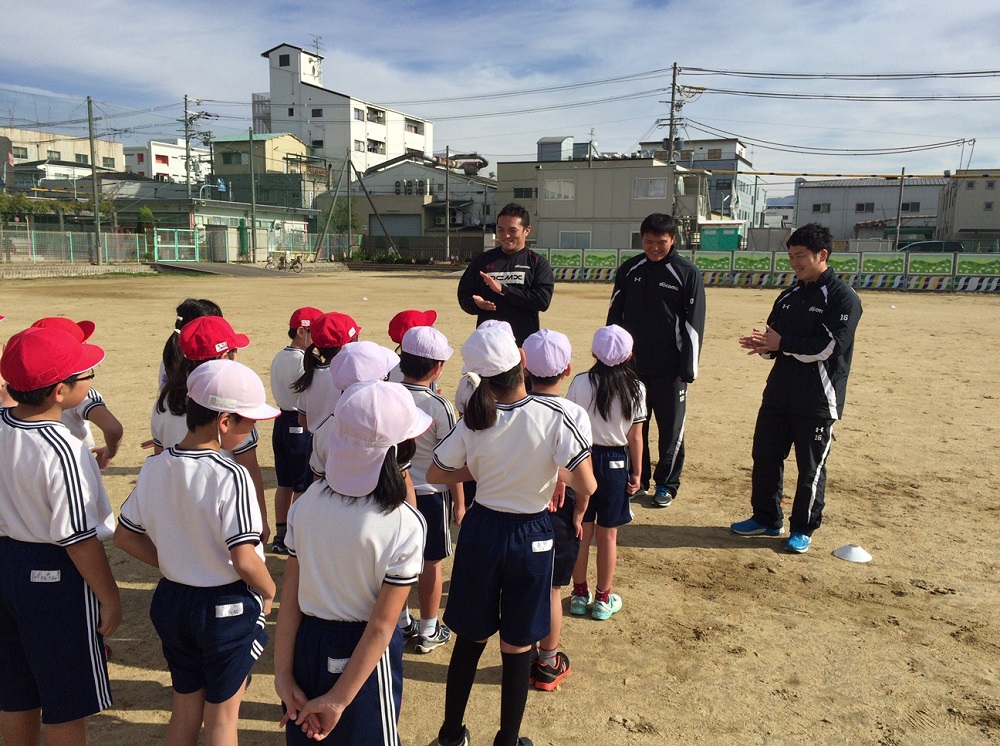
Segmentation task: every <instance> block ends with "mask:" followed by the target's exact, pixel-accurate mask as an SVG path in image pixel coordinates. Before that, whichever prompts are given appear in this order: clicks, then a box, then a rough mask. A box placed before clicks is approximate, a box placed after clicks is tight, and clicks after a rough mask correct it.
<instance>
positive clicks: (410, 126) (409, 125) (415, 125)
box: [405, 119, 424, 135]
mask: <svg viewBox="0 0 1000 746" xmlns="http://www.w3.org/2000/svg"><path fill="white" fill-rule="evenodd" d="M405 127H406V131H407V132H410V133H412V134H414V135H422V134H424V128H423V127H421V126H420V122H414V121H413V120H412V119H407V120H406V124H405Z"/></svg>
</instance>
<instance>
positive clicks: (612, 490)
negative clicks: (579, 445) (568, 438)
mask: <svg viewBox="0 0 1000 746" xmlns="http://www.w3.org/2000/svg"><path fill="white" fill-rule="evenodd" d="M590 460H591V462H592V463H593V465H594V478H595V479H597V492H595V493H594V494H593V495H591V496H590V503H588V505H587V512H586V513H584V514H583V522H584V523H593V522H594V519H595V518H596V519H597V525H598V526H601V527H602V528H617V527H618V526H624V525H625V524H626V523H631V522H632V507H631V505H630V504H629V499H628V493H627V492H626V490H627V488H628V474H629V458H628V449H627V448H626V447H625V446H594V447H593V448H592V449H591V452H590Z"/></svg>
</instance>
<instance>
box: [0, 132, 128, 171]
mask: <svg viewBox="0 0 1000 746" xmlns="http://www.w3.org/2000/svg"><path fill="white" fill-rule="evenodd" d="M0 137H8V138H10V141H11V145H12V149H11V154H12V155H13V157H14V165H15V166H17V165H20V164H24V163H35V162H39V163H41V162H45V161H50V162H51V161H60V162H66V163H76V164H80V165H84V166H89V165H90V140H88V139H87V138H86V137H71V136H69V135H63V134H59V133H55V132H37V131H35V130H22V129H16V128H14V127H0ZM94 149H95V151H96V153H97V165H98V167H99V168H103V169H106V170H108V171H123V170H124V169H125V152H124V149H123V147H122V144H121V143H120V142H111V141H109V140H95V141H94Z"/></svg>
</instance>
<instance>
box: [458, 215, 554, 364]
mask: <svg viewBox="0 0 1000 746" xmlns="http://www.w3.org/2000/svg"><path fill="white" fill-rule="evenodd" d="M529 233H531V218H530V216H529V215H528V211H527V210H525V209H524V208H523V207H521V205H519V204H517V203H516V202H511V203H510V204H508V205H506V206H505V207H504V208H503V209H502V210H500V212H499V214H498V215H497V239H498V240H499V241H500V247H499V248H496V249H490V250H489V251H484V252H483V253H482V254H480V255H479V256H477V257H476V258H475V259H473V260H472V261H471V262H470V263H469V266H468V267H467V268H466V270H465V273H464V274H463V275H462V279H461V280H459V281H458V304H459V305H460V306H461V307H462V310H463V311H465V312H466V313H469V314H473V315H474V316H476V326H479V325H480V324H482V323H483V322H484V321H486V320H487V319H499V320H501V321H506V322H508V323H509V324H510V326H511V329H512V330H513V331H514V339H516V340H517V346H518V347H520V346H521V345H522V344H523V343H524V340H525V339H527V338H528V337H530V336H531V335H532V334H534V333H535V332H537V331H538V329H539V320H538V314H539V312H541V311H545V310H548V307H549V304H550V303H551V302H552V291H553V290H554V289H555V278H554V277H553V275H552V267H551V266H550V265H549V263H548V261H547V260H546V259H545V257H543V256H541V255H539V254H536V253H535V252H534V251H532V250H531V249H528V248H525V242H526V241H527V238H528V234H529Z"/></svg>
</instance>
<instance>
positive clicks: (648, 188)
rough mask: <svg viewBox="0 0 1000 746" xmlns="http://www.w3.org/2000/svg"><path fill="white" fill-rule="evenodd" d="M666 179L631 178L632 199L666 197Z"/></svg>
mask: <svg viewBox="0 0 1000 746" xmlns="http://www.w3.org/2000/svg"><path fill="white" fill-rule="evenodd" d="M666 198H667V180H666V179H662V178H657V179H632V199H666Z"/></svg>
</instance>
